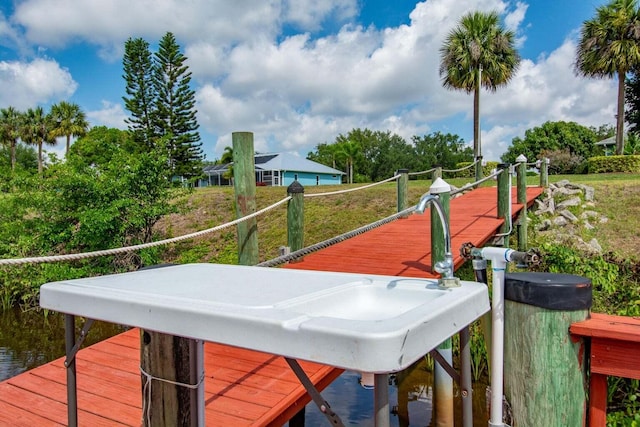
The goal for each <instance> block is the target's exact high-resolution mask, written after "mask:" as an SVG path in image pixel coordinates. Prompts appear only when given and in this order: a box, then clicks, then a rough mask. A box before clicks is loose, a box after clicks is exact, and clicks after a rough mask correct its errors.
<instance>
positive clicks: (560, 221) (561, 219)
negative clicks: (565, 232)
mask: <svg viewBox="0 0 640 427" xmlns="http://www.w3.org/2000/svg"><path fill="white" fill-rule="evenodd" d="M552 222H553V225H555V226H557V227H564V226H565V225H567V224H568V222H567V219H566V218H565V217H563V216H557V217H555V218H554V219H553V221H552Z"/></svg>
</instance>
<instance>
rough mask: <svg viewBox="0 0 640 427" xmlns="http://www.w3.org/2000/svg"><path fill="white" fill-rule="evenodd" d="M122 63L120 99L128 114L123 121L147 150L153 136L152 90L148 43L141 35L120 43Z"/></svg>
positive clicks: (151, 70) (154, 97)
mask: <svg viewBox="0 0 640 427" xmlns="http://www.w3.org/2000/svg"><path fill="white" fill-rule="evenodd" d="M122 64H123V68H124V75H123V76H122V77H123V78H124V79H125V81H126V92H127V96H123V97H122V99H123V100H124V105H125V108H126V109H127V110H129V112H130V113H131V118H128V119H127V120H126V122H127V124H128V125H129V131H130V132H131V133H132V135H133V139H134V141H135V142H136V143H138V144H140V145H141V148H144V149H145V151H147V150H150V149H153V148H154V146H155V141H156V139H157V138H156V136H157V135H156V134H155V130H154V125H153V116H154V110H155V102H156V92H155V86H154V84H153V57H152V55H151V52H150V51H149V43H147V42H146V41H145V40H143V39H141V38H137V39H132V38H129V39H128V40H127V41H126V42H125V45H124V58H123V60H122Z"/></svg>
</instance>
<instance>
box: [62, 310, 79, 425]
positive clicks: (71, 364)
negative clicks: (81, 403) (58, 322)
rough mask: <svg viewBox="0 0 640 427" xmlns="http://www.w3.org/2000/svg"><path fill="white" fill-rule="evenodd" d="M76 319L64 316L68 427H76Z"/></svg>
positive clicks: (67, 315)
mask: <svg viewBox="0 0 640 427" xmlns="http://www.w3.org/2000/svg"><path fill="white" fill-rule="evenodd" d="M75 329H76V319H75V316H74V315H72V314H65V318H64V340H65V351H66V356H67V358H66V360H67V361H66V362H65V365H66V366H67V421H68V424H69V426H70V427H76V426H77V425H78V396H77V389H76V359H75V357H73V356H74V352H75V348H74V347H75V344H76V331H75Z"/></svg>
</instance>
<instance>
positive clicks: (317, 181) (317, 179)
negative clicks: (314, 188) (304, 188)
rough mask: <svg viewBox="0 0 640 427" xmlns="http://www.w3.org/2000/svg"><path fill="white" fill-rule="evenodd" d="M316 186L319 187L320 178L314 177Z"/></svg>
mask: <svg viewBox="0 0 640 427" xmlns="http://www.w3.org/2000/svg"><path fill="white" fill-rule="evenodd" d="M316 185H320V177H319V176H318V175H316Z"/></svg>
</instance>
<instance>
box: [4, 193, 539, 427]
mask: <svg viewBox="0 0 640 427" xmlns="http://www.w3.org/2000/svg"><path fill="white" fill-rule="evenodd" d="M541 193H542V189H541V188H538V187H532V188H528V189H527V200H528V204H531V203H533V200H534V199H535V198H536V197H538V196H539V195H540V194H541ZM515 197H516V195H515V191H514V194H513V202H514V203H513V209H512V214H513V216H514V217H515V216H516V215H517V214H518V212H519V211H520V209H521V208H522V206H521V205H519V204H517V203H515ZM496 200H497V194H496V188H495V187H490V188H480V189H477V190H474V191H472V192H470V193H467V194H465V195H464V196H462V197H459V198H455V199H453V200H452V201H451V209H450V217H451V234H452V250H453V252H454V254H453V255H454V257H455V259H454V262H455V265H456V267H458V266H460V265H461V264H462V263H463V262H464V260H463V259H462V258H461V257H460V256H459V254H458V253H457V252H458V248H459V247H460V245H461V244H462V243H465V242H472V243H473V244H475V245H476V246H482V245H484V244H485V243H486V242H487V241H488V240H489V239H490V238H491V237H492V236H493V235H495V234H496V232H497V231H498V230H499V228H500V227H501V225H502V223H503V222H502V220H499V219H497V218H496V215H497V208H496ZM429 217H430V216H429V215H411V216H409V217H408V218H406V219H401V220H398V221H394V222H392V223H389V224H386V225H384V226H382V227H380V228H377V229H375V230H372V231H370V232H367V233H365V234H362V235H359V236H357V237H354V238H352V239H349V240H347V241H344V242H341V243H338V244H336V245H333V246H330V247H328V248H326V249H323V250H322V251H318V252H315V253H313V254H310V255H308V256H306V257H305V258H304V260H302V261H300V262H296V263H292V264H289V265H287V266H286V267H285V268H296V269H308V270H326V271H340V272H354V273H368V274H384V275H395V276H410V277H433V274H432V273H431V266H430V257H431V254H430V247H429V246H430V245H429V242H430V225H429ZM76 363H77V370H78V377H77V378H78V379H77V381H78V407H79V411H78V417H79V424H80V425H91V426H94V425H95V426H111V425H140V424H141V416H142V408H141V406H142V405H141V399H142V398H141V380H140V372H139V336H138V330H137V329H133V330H131V331H129V332H126V333H124V334H121V335H118V336H116V337H113V338H110V339H108V340H105V341H103V342H101V343H98V344H95V345H93V346H90V347H88V348H85V349H82V350H81V351H80V352H79V353H78V355H77V357H76ZM301 364H302V366H303V368H304V369H305V371H306V372H307V374H308V376H309V377H310V378H311V380H312V381H313V382H314V383H315V384H316V386H317V388H318V389H320V390H322V389H323V388H324V387H326V386H327V385H328V384H330V383H331V382H332V381H333V380H334V379H335V378H337V377H338V376H339V375H340V374H341V373H342V370H341V369H336V368H333V367H328V366H322V365H318V364H315V363H308V362H301ZM205 375H206V378H205V416H206V421H207V423H208V424H209V425H214V426H218V425H231V424H233V425H236V426H243V425H255V426H258V425H260V426H266V425H269V426H281V425H283V424H284V423H285V422H286V421H287V420H288V419H289V418H291V417H292V416H293V415H294V414H296V413H297V412H298V411H299V410H300V409H301V408H302V407H303V406H304V405H305V404H306V403H308V402H309V401H310V398H309V396H308V395H307V394H306V392H305V391H304V388H303V387H302V385H300V383H299V381H298V380H297V378H296V377H295V375H294V374H293V372H292V371H291V370H290V369H289V366H288V365H287V364H286V362H285V360H284V359H283V358H282V357H278V356H274V355H269V354H264V353H260V352H256V351H251V350H245V349H238V348H234V347H229V346H222V345H219V344H213V343H207V344H206V345H205ZM65 384H66V377H65V369H64V366H63V359H58V360H56V361H54V362H51V363H49V364H47V365H44V366H41V367H38V368H35V369H32V370H30V371H28V372H26V373H23V374H21V375H18V376H16V377H13V378H10V379H9V380H6V381H4V382H2V383H0V426H29V427H33V426H56V425H65V424H66V420H67V418H66V417H67V411H66V385H65Z"/></svg>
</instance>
